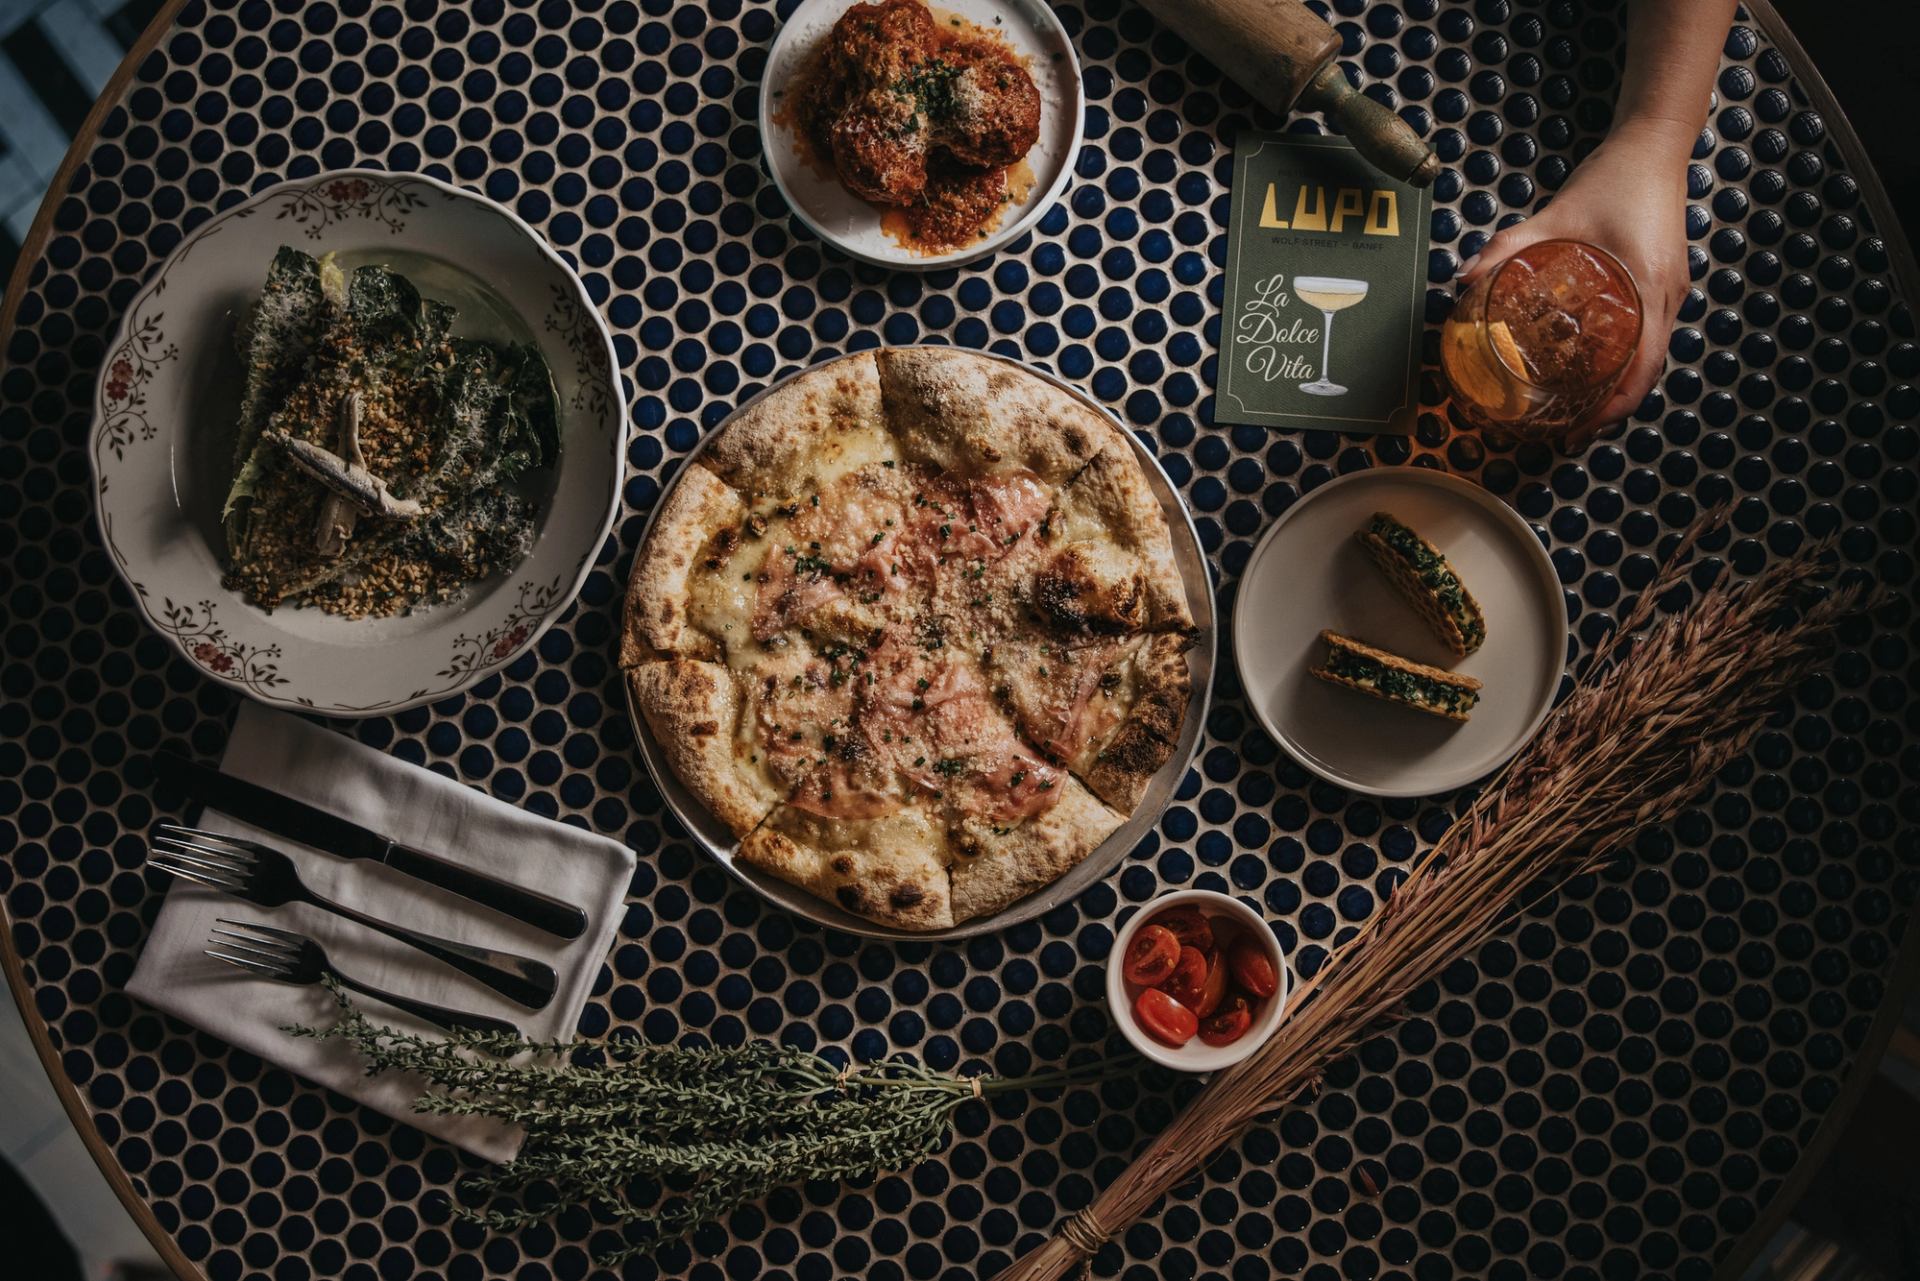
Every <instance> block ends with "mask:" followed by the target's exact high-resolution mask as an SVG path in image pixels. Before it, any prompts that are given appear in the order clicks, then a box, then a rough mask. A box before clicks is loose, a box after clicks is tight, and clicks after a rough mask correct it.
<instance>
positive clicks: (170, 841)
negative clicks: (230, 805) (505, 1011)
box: [147, 823, 559, 1010]
mask: <svg viewBox="0 0 1920 1281" xmlns="http://www.w3.org/2000/svg"><path fill="white" fill-rule="evenodd" d="M147 862H148V863H150V864H151V865H153V866H154V867H157V868H159V869H160V870H161V871H163V872H166V873H168V874H170V875H173V876H177V877H179V878H180V879H181V880H185V881H192V882H193V883H194V884H196V885H205V886H207V887H209V888H211V889H216V890H221V891H224V892H225V893H228V894H231V895H233V896H234V897H235V898H238V899H244V900H245V901H247V902H249V903H252V904H254V905H255V906H256V907H279V906H280V905H281V904H283V903H311V904H313V905H314V906H315V907H318V908H322V909H324V910H326V911H328V912H332V913H333V914H334V915H336V916H344V917H345V918H346V919H348V920H349V921H353V922H356V923H357V924H360V925H364V926H366V927H367V928H368V929H372V930H378V931H380V933H382V934H385V935H388V936H389V937H392V938H396V939H399V940H400V941H401V942H402V943H407V944H410V945H412V946H413V947H416V948H419V949H420V950H421V951H422V952H425V953H426V954H427V955H428V956H431V957H436V958H438V959H439V960H442V961H445V962H446V963H447V964H448V965H451V966H452V967H453V968H454V969H456V970H459V971H460V972H461V973H462V974H465V975H468V976H470V977H472V978H475V979H478V980H479V981H480V982H482V983H484V984H486V985H487V986H488V987H490V988H492V989H493V990H494V991H496V992H498V993H500V994H501V995H502V996H505V997H508V998H510V999H512V1000H515V1001H518V1002H519V1003H520V1004H522V1005H524V1006H526V1007H527V1008H528V1009H531V1010H538V1009H542V1008H544V1007H545V1006H546V1004H547V1002H549V1001H551V1000H552V999H553V993H554V989H555V987H557V986H558V983H559V979H558V978H557V977H556V976H555V975H554V972H553V967H552V966H550V965H548V964H546V963H545V962H543V961H536V960H534V959H533V958H532V957H526V956H517V955H515V954H514V953H512V952H503V951H500V950H499V949H497V948H491V947H479V946H477V945H475V944H472V943H457V942H455V941H454V940H452V939H444V938H438V937H436V936H434V935H432V934H422V933H421V932H420V931H418V930H412V929H408V928H407V927H406V926H404V925H393V924H390V923H389V922H386V921H382V920H377V919H375V918H374V917H371V916H368V915H366V914H365V913H364V912H357V911H355V910H354V909H353V908H350V907H347V906H345V905H344V904H341V903H335V902H334V901H333V900H331V899H327V898H322V897H321V896H320V895H318V894H316V893H314V892H313V891H312V890H310V889H308V888H307V886H306V883H305V882H303V881H302V880H301V879H300V872H299V869H298V868H296V867H294V865H293V860H292V859H290V858H288V857H287V856H286V855H285V854H283V853H281V852H280V851H279V850H277V849H274V848H273V847H272V846H271V845H262V844H260V843H259V842H258V841H247V840H242V839H240V838H239V837H235V836H222V835H220V834H219V833H217V832H206V831H202V830H200V829H199V828H194V827H181V826H179V825H178V824H174V823H163V824H161V825H160V828H159V830H158V833H157V835H156V836H155V838H154V841H153V848H152V850H151V851H150V852H149V854H148V856H147Z"/></svg>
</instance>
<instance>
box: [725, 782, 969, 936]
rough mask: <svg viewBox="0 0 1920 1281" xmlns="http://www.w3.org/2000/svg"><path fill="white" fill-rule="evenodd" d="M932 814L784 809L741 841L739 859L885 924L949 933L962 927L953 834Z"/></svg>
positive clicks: (914, 810)
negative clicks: (867, 815)
mask: <svg viewBox="0 0 1920 1281" xmlns="http://www.w3.org/2000/svg"><path fill="white" fill-rule="evenodd" d="M933 819H934V816H933V814H932V813H931V812H930V811H928V810H923V809H901V810H896V811H895V812H894V813H892V814H887V815H883V816H881V817H879V818H872V819H862V820H856V821H852V822H849V821H846V820H839V819H822V818H819V817H816V816H815V815H812V814H808V813H806V812H804V811H802V810H797V809H794V808H792V807H791V806H784V805H783V806H781V807H780V808H779V809H778V810H776V811H775V812H774V814H773V815H772V816H771V817H770V818H769V819H768V820H767V821H766V822H765V823H763V824H762V825H761V826H760V827H759V828H757V829H756V830H754V831H753V832H751V833H750V834H748V836H747V838H746V839H745V840H743V841H741V842H740V851H739V853H738V855H736V857H738V858H739V860H740V861H741V862H742V863H745V864H746V865H747V866H748V867H754V868H758V869H760V870H761V871H763V872H768V873H770V874H772V875H774V876H777V877H779V878H780V879H781V880H783V881H789V882H791V883H792V884H794V885H797V886H799V887H800V888H801V889H803V890H805V891H807V893H809V894H811V895H813V896H814V897H815V898H820V899H825V900H826V901H827V902H829V903H833V904H836V905H838V906H839V907H840V908H841V909H842V910H844V911H847V912H851V913H853V914H854V915H855V916H862V917H865V918H866V919H867V920H870V921H875V922H878V923H879V924H881V925H890V926H892V927H894V928H895V929H902V930H942V929H946V928H948V927H949V926H951V925H952V924H953V923H954V915H953V899H952V887H951V884H950V882H949V881H948V878H947V868H946V861H945V847H946V835H945V833H944V832H942V831H941V830H940V829H939V828H938V827H937V826H936V825H935V823H934V821H933Z"/></svg>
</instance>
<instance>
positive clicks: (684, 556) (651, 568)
mask: <svg viewBox="0 0 1920 1281" xmlns="http://www.w3.org/2000/svg"><path fill="white" fill-rule="evenodd" d="M747 515H748V512H747V504H746V502H745V500H744V499H743V498H742V497H741V495H740V491H739V490H737V489H735V488H734V487H733V486H731V485H729V484H727V482H725V481H724V480H721V479H720V478H719V477H718V476H716V475H715V474H714V473H713V472H712V471H710V470H708V469H707V468H706V467H704V466H702V465H701V464H700V463H698V462H694V463H689V464H688V465H687V467H686V469H685V470H684V471H683V472H682V474H681V475H680V476H679V477H678V479H677V480H676V481H675V482H674V483H673V485H672V488H671V489H669V490H668V491H667V497H666V500H665V502H664V504H663V505H662V506H661V508H660V514H659V515H658V516H656V517H654V521H653V527H652V529H651V531H650V532H649V533H648V535H647V541H646V545H645V546H643V547H642V548H641V550H640V553H639V554H638V555H636V556H635V557H634V560H633V573H632V575H631V576H630V577H629V578H628V580H627V608H626V617H625V619H624V621H623V624H622V627H621V635H620V665H621V666H622V667H633V666H635V665H637V664H639V663H643V662H646V661H647V660H649V659H654V658H659V657H663V656H666V655H674V654H678V655H685V656H687V657H692V658H719V657H721V656H722V654H723V652H724V645H723V643H722V642H723V640H724V634H725V626H724V622H721V623H720V624H719V630H720V634H719V635H716V634H715V630H714V629H715V626H716V620H717V619H720V618H721V616H722V615H724V613H725V612H726V611H724V610H715V609H713V608H712V601H711V599H706V600H702V601H701V602H700V603H701V605H703V606H705V608H704V609H702V610H700V611H699V612H700V613H702V614H703V615H704V617H701V618H698V619H696V618H695V613H696V609H695V596H696V593H699V594H701V595H702V596H706V597H709V598H710V597H711V596H712V588H713V585H714V583H715V582H716V581H717V582H719V583H721V584H725V583H726V582H727V581H728V577H727V575H726V573H725V571H726V570H727V569H729V568H731V566H732V562H733V561H734V559H735V558H736V557H737V555H738V553H739V551H740V548H741V543H742V535H743V531H744V530H745V528H746V522H747Z"/></svg>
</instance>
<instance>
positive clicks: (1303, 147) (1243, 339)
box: [1214, 131, 1433, 435]
mask: <svg viewBox="0 0 1920 1281" xmlns="http://www.w3.org/2000/svg"><path fill="white" fill-rule="evenodd" d="M1432 198H1433V193H1432V192H1431V191H1429V190H1426V189H1424V188H1418V187H1412V186H1409V185H1408V184H1406V183H1403V182H1395V181H1393V180H1392V179H1390V178H1388V177H1387V176H1386V175H1385V174H1383V173H1381V172H1380V171H1379V170H1377V169H1375V168H1374V167H1373V166H1372V165H1370V164H1368V163H1367V162H1366V161H1365V160H1362V159H1361V158H1360V155H1359V153H1358V152H1356V151H1355V150H1354V149H1353V144H1352V143H1349V142H1347V141H1346V140H1345V139H1344V138H1333V137H1325V136H1318V135H1311V134H1267V133H1255V132H1252V131H1247V132H1244V133H1242V134H1241V135H1240V137H1239V141H1238V143H1237V144H1236V146H1235V149H1234V156H1233V198H1232V205H1231V212H1230V214H1229V218H1228V228H1227V231H1228V242H1227V278H1226V296H1225V300H1224V302H1223V309H1222V315H1221V322H1220V343H1221V353H1220V375H1219V380H1218V383H1219V385H1218V387H1217V388H1216V391H1217V395H1216V396H1215V398H1214V420H1215V421H1216V422H1221V423H1240V424H1247V425H1251V426H1261V427H1294V428H1298V427H1326V428H1332V429H1334V430H1337V431H1358V432H1388V433H1393V434H1397V435H1406V434H1410V433H1411V432H1412V431H1413V427H1414V417H1415V415H1416V414H1417V413H1418V411H1419V389H1418V382H1419V377H1420V331H1421V322H1422V318H1423V316H1424V313H1425V308H1426V275H1427V223H1428V213H1429V211H1430V209H1431V208H1432Z"/></svg>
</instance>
